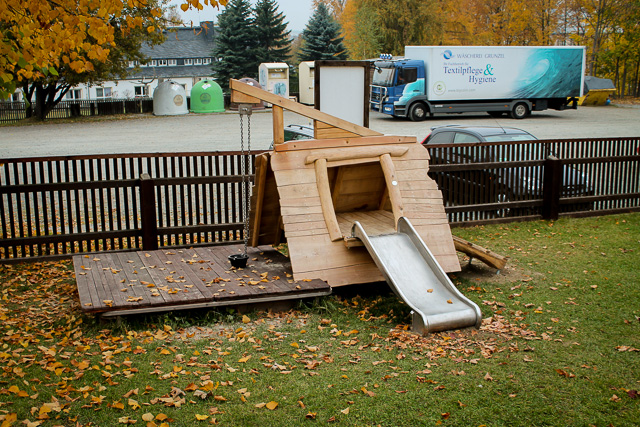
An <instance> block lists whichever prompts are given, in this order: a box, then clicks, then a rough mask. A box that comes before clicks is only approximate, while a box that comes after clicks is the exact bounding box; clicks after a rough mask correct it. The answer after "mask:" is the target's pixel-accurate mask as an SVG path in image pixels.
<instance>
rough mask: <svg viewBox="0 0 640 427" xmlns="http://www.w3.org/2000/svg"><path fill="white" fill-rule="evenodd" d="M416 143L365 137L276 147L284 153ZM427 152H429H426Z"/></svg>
mask: <svg viewBox="0 0 640 427" xmlns="http://www.w3.org/2000/svg"><path fill="white" fill-rule="evenodd" d="M410 143H416V137H415V136H395V135H394V136H389V135H382V136H363V137H357V138H330V139H316V140H304V141H289V142H287V143H286V144H282V145H279V146H277V147H274V150H275V151H277V152H278V153H280V152H284V151H300V150H311V149H315V148H341V147H353V146H360V145H389V144H410ZM425 151H427V150H425Z"/></svg>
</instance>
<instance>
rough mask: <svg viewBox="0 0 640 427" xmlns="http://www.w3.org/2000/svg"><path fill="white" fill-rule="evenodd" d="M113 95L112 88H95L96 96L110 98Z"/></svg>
mask: <svg viewBox="0 0 640 427" xmlns="http://www.w3.org/2000/svg"><path fill="white" fill-rule="evenodd" d="M112 96H113V92H112V88H110V87H99V88H96V98H111V97H112Z"/></svg>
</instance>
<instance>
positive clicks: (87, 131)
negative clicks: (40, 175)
mask: <svg viewBox="0 0 640 427" xmlns="http://www.w3.org/2000/svg"><path fill="white" fill-rule="evenodd" d="M292 123H296V124H309V121H308V119H306V118H304V117H301V116H298V115H296V114H294V113H289V112H285V124H292ZM451 123H457V124H473V125H495V124H499V125H500V126H514V127H519V128H522V129H525V130H527V131H529V132H531V133H532V134H533V135H536V136H537V137H538V138H541V139H542V138H545V139H546V138H584V137H586V138H595V137H614V136H636V137H637V136H640V106H625V107H621V106H620V107H619V106H607V107H583V108H580V109H578V110H577V111H575V110H569V111H554V110H549V111H544V112H539V113H533V114H532V115H531V117H529V118H527V119H524V120H513V119H510V118H507V117H504V118H500V119H494V118H491V117H489V116H488V115H487V114H453V115H442V116H437V117H436V118H434V119H429V120H427V121H424V122H411V121H408V120H399V119H393V118H392V117H389V116H385V115H382V114H378V113H373V112H372V113H371V118H370V127H371V128H372V129H374V130H377V131H379V132H382V133H385V134H391V135H412V136H416V137H417V138H418V139H422V138H424V137H425V136H426V135H427V134H428V133H429V128H430V127H432V126H436V125H442V124H451ZM246 126H247V123H246V120H245V130H246ZM251 136H252V138H251V139H252V148H254V149H266V148H268V147H269V145H270V143H271V140H272V136H271V114H270V112H269V111H264V112H255V113H254V114H253V116H252V119H251ZM245 143H246V142H245ZM239 149H240V119H239V117H238V115H237V113H230V112H229V113H224V114H210V115H209V114H208V115H197V114H189V115H186V116H153V115H143V116H126V117H112V118H103V119H101V120H95V121H93V120H92V121H82V122H77V123H64V122H56V121H50V122H47V123H44V124H32V125H24V126H2V127H0V158H12V157H33V156H59V155H74V154H110V153H156V152H179V151H227V150H234V151H235V150H239Z"/></svg>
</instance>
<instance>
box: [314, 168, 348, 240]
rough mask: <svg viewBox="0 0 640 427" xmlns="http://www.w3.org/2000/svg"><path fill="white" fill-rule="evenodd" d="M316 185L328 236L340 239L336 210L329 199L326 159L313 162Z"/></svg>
mask: <svg viewBox="0 0 640 427" xmlns="http://www.w3.org/2000/svg"><path fill="white" fill-rule="evenodd" d="M315 169H316V185H317V186H318V194H319V195H320V205H321V206H322V216H323V217H324V222H325V224H326V225H327V230H328V231H329V238H330V239H331V241H332V242H336V241H338V240H341V239H342V232H341V231H340V226H339V225H338V220H337V218H336V211H335V210H334V208H333V200H332V199H331V187H330V186H329V173H328V171H327V161H326V160H325V159H318V160H317V161H316V163H315Z"/></svg>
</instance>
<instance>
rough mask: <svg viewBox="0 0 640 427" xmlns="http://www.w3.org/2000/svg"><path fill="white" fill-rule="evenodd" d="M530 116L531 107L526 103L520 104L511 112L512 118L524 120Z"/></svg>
mask: <svg viewBox="0 0 640 427" xmlns="http://www.w3.org/2000/svg"><path fill="white" fill-rule="evenodd" d="M528 115H529V106H528V105H527V104H526V103H524V102H518V103H517V104H516V105H514V106H513V109H512V110H511V118H513V119H518V120H519V119H524V118H525V117H527V116H528Z"/></svg>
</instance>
